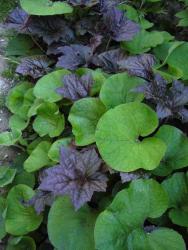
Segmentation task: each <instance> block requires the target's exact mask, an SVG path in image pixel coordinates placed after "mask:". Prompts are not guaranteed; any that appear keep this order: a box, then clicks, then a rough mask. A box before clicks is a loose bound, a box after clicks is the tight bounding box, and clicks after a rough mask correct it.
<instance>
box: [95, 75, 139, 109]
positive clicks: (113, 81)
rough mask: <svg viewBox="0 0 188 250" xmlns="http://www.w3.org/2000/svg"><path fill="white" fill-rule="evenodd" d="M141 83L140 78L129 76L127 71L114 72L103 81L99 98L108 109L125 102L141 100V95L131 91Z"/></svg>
mask: <svg viewBox="0 0 188 250" xmlns="http://www.w3.org/2000/svg"><path fill="white" fill-rule="evenodd" d="M141 84H143V80H142V79H140V78H137V77H132V76H129V75H127V73H119V74H114V75H113V76H111V77H109V78H108V79H106V81H105V82H104V84H103V86H102V88H101V91H100V99H101V101H102V102H103V103H104V105H105V106H106V107H107V108H108V109H110V108H114V107H115V106H118V105H119V104H123V103H127V102H133V101H142V100H143V95H140V94H135V92H133V91H132V90H133V89H134V88H135V87H137V86H139V85H141Z"/></svg>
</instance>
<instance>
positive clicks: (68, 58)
mask: <svg viewBox="0 0 188 250" xmlns="http://www.w3.org/2000/svg"><path fill="white" fill-rule="evenodd" d="M59 51H60V52H61V53H62V54H63V55H62V56H61V57H59V58H58V63H57V66H58V67H62V68H65V69H69V70H76V69H77V68H78V67H80V66H88V65H89V64H90V62H91V59H92V56H93V52H92V49H91V47H89V46H84V45H80V44H73V45H70V46H63V47H61V48H59Z"/></svg>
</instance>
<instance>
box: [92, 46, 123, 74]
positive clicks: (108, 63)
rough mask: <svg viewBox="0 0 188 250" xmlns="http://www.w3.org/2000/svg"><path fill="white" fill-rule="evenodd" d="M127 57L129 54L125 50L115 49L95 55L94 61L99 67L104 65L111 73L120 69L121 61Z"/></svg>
mask: <svg viewBox="0 0 188 250" xmlns="http://www.w3.org/2000/svg"><path fill="white" fill-rule="evenodd" d="M126 57H127V56H126V55H125V52H124V51H123V50H121V49H114V50H109V51H106V52H103V53H101V54H99V55H98V56H96V57H94V58H93V63H94V64H95V65H96V66H98V67H102V68H103V69H104V70H105V71H107V72H109V73H116V72H118V71H119V62H120V61H122V60H124V59H125V58H126Z"/></svg>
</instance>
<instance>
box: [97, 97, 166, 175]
mask: <svg viewBox="0 0 188 250" xmlns="http://www.w3.org/2000/svg"><path fill="white" fill-rule="evenodd" d="M157 126H158V118H157V115H156V113H155V112H154V111H153V110H152V109H151V108H150V107H149V106H147V105H146V104H142V103H137V102H132V103H127V104H121V105H119V106H117V107H116V108H114V109H111V110H109V111H107V112H106V113H105V114H104V115H103V116H102V117H101V119H100V120H99V123H98V125H97V129H96V143H97V147H98V149H99V152H100V154H101V156H102V158H103V159H104V160H105V161H106V163H107V164H108V165H109V166H110V167H111V168H113V169H115V170H119V171H124V172H130V171H134V170H136V169H139V168H144V169H147V170H152V169H154V168H156V167H157V166H158V165H159V163H160V160H161V159H162V157H163V156H164V154H165V150H166V145H165V143H164V142H163V141H162V140H161V139H158V138H154V137H150V138H144V139H143V140H140V138H139V137H145V136H148V135H150V134H151V133H152V132H154V131H155V129H156V128H157Z"/></svg>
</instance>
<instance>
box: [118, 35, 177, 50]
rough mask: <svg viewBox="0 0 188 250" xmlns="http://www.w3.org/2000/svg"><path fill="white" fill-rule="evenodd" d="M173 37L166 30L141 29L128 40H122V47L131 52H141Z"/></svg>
mask: <svg viewBox="0 0 188 250" xmlns="http://www.w3.org/2000/svg"><path fill="white" fill-rule="evenodd" d="M172 39H173V36H171V35H170V34H169V33H168V32H165V31H163V32H160V31H151V32H148V31H146V30H142V31H141V32H139V33H138V34H137V35H136V36H135V37H134V38H133V40H131V41H130V42H123V43H122V47H123V48H124V49H125V50H127V51H129V52H130V53H132V54H142V53H144V52H147V51H149V50H150V49H151V48H154V47H156V46H157V45H160V44H162V43H164V42H168V41H170V40H172Z"/></svg>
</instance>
